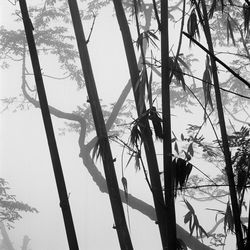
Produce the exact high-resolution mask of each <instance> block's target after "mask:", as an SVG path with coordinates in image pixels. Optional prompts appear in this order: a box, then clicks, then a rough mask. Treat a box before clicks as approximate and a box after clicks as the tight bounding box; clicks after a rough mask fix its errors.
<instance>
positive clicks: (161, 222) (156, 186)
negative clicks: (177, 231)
mask: <svg viewBox="0 0 250 250" xmlns="http://www.w3.org/2000/svg"><path fill="white" fill-rule="evenodd" d="M113 3H114V7H115V12H116V16H117V21H118V24H119V27H120V30H121V33H122V38H123V43H124V47H125V53H126V57H127V62H128V67H129V73H130V79H131V83H132V87H133V93H134V98H135V104H136V109H137V114H138V117H140V116H141V115H142V114H143V113H144V112H145V111H146V109H145V104H144V106H143V109H142V111H141V107H140V104H139V98H140V93H139V91H138V89H140V88H137V84H138V80H139V70H138V66H137V61H136V56H135V51H134V47H133V42H132V38H131V33H130V30H129V26H128V22H127V19H126V16H125V13H124V9H123V6H122V2H121V0H113ZM141 131H142V141H143V145H144V150H145V154H146V158H147V164H148V169H149V176H150V182H151V187H152V192H153V199H154V205H155V210H156V216H157V222H158V226H159V230H160V236H161V241H162V246H163V249H165V246H166V238H167V234H166V220H165V218H166V210H165V206H164V199H163V194H162V186H161V181H160V175H159V168H158V163H157V157H156V152H155V148H154V143H153V139H152V132H151V130H150V127H149V122H148V120H146V119H145V121H144V126H143V127H142V128H141Z"/></svg>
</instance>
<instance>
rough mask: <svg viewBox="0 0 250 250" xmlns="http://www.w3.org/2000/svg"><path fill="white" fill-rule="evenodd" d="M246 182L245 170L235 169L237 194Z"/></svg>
mask: <svg viewBox="0 0 250 250" xmlns="http://www.w3.org/2000/svg"><path fill="white" fill-rule="evenodd" d="M246 182H247V171H245V169H242V168H241V169H239V170H238V171H237V191H238V193H239V194H240V193H241V191H242V190H243V189H244V188H245V186H246V184H247V183H246Z"/></svg>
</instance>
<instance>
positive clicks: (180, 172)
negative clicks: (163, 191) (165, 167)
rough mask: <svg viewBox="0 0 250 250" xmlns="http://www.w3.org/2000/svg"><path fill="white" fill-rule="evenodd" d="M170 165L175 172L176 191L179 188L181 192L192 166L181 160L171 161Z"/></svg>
mask: <svg viewBox="0 0 250 250" xmlns="http://www.w3.org/2000/svg"><path fill="white" fill-rule="evenodd" d="M172 165H173V168H174V170H175V187H176V190H177V188H178V187H179V188H180V191H182V189H183V187H185V186H186V184H187V181H188V177H189V175H190V173H191V171H192V167H193V165H192V164H191V163H189V162H187V161H185V160H184V159H182V158H175V159H174V160H173V161H172Z"/></svg>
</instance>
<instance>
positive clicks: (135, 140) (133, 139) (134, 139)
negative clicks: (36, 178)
mask: <svg viewBox="0 0 250 250" xmlns="http://www.w3.org/2000/svg"><path fill="white" fill-rule="evenodd" d="M140 140H141V131H140V129H139V127H138V124H137V123H135V124H134V125H133V127H132V129H131V133H130V143H131V144H132V146H138V144H139V141H140Z"/></svg>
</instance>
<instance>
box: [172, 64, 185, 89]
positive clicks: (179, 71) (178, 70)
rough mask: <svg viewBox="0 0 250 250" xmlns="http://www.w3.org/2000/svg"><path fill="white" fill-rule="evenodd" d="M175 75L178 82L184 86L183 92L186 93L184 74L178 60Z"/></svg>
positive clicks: (174, 70)
mask: <svg viewBox="0 0 250 250" xmlns="http://www.w3.org/2000/svg"><path fill="white" fill-rule="evenodd" d="M173 74H174V76H175V78H176V80H177V82H178V83H179V84H181V85H182V88H183V90H184V91H186V84H185V80H184V74H183V72H182V69H181V67H180V65H179V63H178V60H177V61H176V63H175V65H174V69H173Z"/></svg>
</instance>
